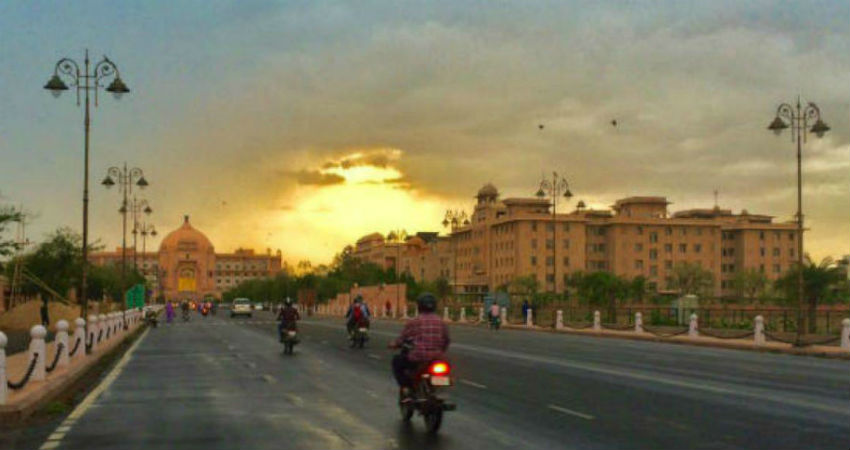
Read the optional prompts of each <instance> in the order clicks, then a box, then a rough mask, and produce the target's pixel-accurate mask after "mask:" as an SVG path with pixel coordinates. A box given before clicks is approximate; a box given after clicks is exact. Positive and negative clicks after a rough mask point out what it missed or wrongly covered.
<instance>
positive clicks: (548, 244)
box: [546, 239, 555, 250]
mask: <svg viewBox="0 0 850 450" xmlns="http://www.w3.org/2000/svg"><path fill="white" fill-rule="evenodd" d="M554 247H555V241H554V240H552V239H546V249H547V250H552V248H554Z"/></svg>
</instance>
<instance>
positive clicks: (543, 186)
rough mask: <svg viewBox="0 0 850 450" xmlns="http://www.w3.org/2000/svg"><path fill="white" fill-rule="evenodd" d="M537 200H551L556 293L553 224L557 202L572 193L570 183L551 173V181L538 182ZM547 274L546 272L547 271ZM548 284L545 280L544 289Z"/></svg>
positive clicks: (555, 277) (554, 273)
mask: <svg viewBox="0 0 850 450" xmlns="http://www.w3.org/2000/svg"><path fill="white" fill-rule="evenodd" d="M535 195H536V196H537V197H538V198H544V197H547V196H548V197H549V198H550V199H551V200H552V292H554V293H556V294H557V293H558V225H557V223H555V214H556V213H557V210H558V200H559V199H560V198H561V197H562V196H563V197H564V198H565V199H566V200H569V199H570V198H571V197H572V196H573V193H572V192H571V191H570V183H569V182H568V181H567V179H566V178H564V177H563V176H562V175H558V172H552V179H551V180H550V179H547V178H545V177H544V178H543V179H542V180H540V187H538V188H537V193H536V194H535ZM547 272H548V270H547ZM548 285H549V282H548V280H547V282H546V287H547V288H548V287H549V286H548Z"/></svg>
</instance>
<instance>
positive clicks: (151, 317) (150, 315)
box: [145, 310, 159, 328]
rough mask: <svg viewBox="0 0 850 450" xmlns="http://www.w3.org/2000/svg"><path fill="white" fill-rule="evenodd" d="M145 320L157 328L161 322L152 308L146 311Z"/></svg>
mask: <svg viewBox="0 0 850 450" xmlns="http://www.w3.org/2000/svg"><path fill="white" fill-rule="evenodd" d="M145 322H146V323H147V324H148V325H150V326H151V327H153V328H156V326H157V324H158V322H159V320H158V319H157V315H156V313H155V312H154V311H152V310H148V311H145Z"/></svg>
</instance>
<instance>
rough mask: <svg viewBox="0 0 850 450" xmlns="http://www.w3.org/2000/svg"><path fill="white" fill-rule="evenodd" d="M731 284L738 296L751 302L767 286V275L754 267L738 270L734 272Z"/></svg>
mask: <svg viewBox="0 0 850 450" xmlns="http://www.w3.org/2000/svg"><path fill="white" fill-rule="evenodd" d="M732 284H733V286H734V287H735V290H736V291H737V292H738V295H739V296H742V297H745V298H747V299H749V300H750V301H751V302H752V301H755V299H756V298H757V297H758V296H759V295H761V294H762V293H763V292H764V291H765V289H766V288H767V276H765V274H764V273H762V272H761V271H760V270H756V269H754V268H748V269H744V270H739V271H737V272H735V278H734V279H733V280H732Z"/></svg>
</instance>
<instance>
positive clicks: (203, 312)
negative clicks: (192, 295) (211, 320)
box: [201, 306, 210, 317]
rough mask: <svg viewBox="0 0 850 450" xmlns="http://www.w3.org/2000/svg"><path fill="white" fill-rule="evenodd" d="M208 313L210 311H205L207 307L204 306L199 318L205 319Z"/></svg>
mask: <svg viewBox="0 0 850 450" xmlns="http://www.w3.org/2000/svg"><path fill="white" fill-rule="evenodd" d="M209 312H210V310H209V309H207V307H206V306H205V307H203V308H201V316H203V317H207V314H209Z"/></svg>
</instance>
